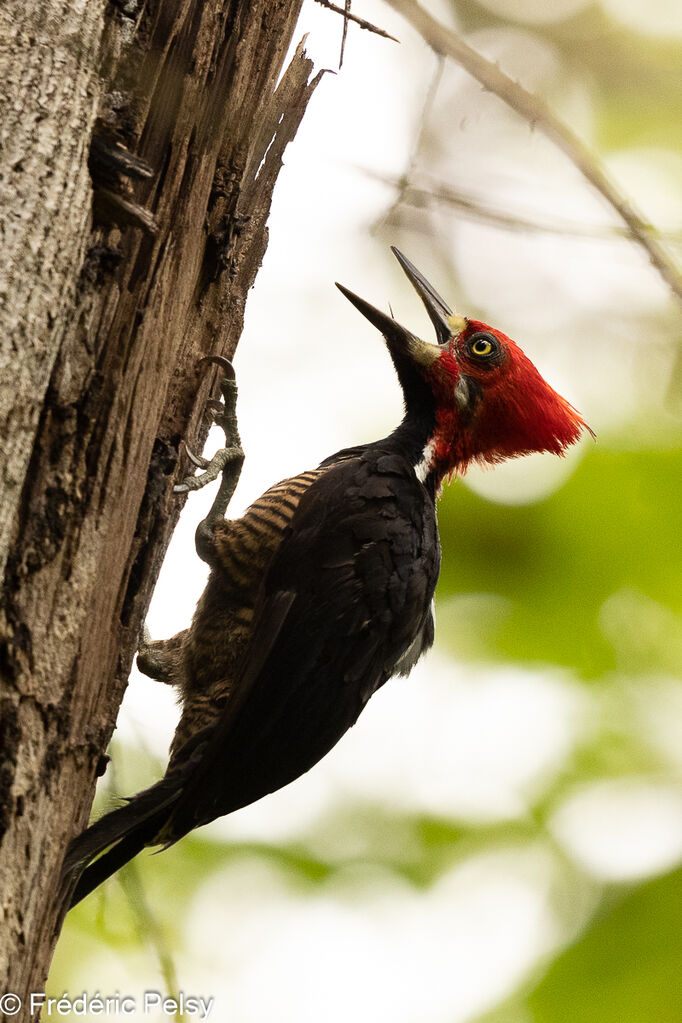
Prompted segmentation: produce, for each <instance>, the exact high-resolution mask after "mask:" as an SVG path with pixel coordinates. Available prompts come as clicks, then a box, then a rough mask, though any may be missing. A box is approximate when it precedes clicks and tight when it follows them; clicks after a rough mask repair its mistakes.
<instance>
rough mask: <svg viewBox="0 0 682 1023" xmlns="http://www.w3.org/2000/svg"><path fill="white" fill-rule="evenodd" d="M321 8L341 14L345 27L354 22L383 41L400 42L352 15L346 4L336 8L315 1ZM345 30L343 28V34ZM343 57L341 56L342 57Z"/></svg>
mask: <svg viewBox="0 0 682 1023" xmlns="http://www.w3.org/2000/svg"><path fill="white" fill-rule="evenodd" d="M315 2H316V3H318V4H319V5H320V6H321V7H326V8H327V10H328V11H334V13H335V14H342V15H343V18H344V21H345V23H346V26H347V24H348V22H349V21H354V22H355V24H356V25H359V26H360V28H366V29H367V31H368V32H374V34H375V35H378V36H382V37H383V38H384V39H392V40H393V42H394V43H399V42H400V40H399V39H396V37H395V36H392V35H389V34H388V32H386V31H385V29H383V28H379V27H378V26H377V25H373V24H372V22H371V21H365V19H364V18H358V16H357V14H352V13H351V10H350V4H346V7H337V5H336V4H333V3H330V0H315ZM345 31H346V29H345V27H344V33H345ZM342 56H343V55H342Z"/></svg>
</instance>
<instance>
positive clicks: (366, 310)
mask: <svg viewBox="0 0 682 1023" xmlns="http://www.w3.org/2000/svg"><path fill="white" fill-rule="evenodd" d="M391 251H392V252H393V255H394V256H395V257H396V259H397V260H398V262H399V263H400V265H401V267H402V268H403V270H404V271H405V276H406V277H407V279H408V281H409V282H410V284H411V285H412V287H413V288H414V290H415V291H416V292H417V294H418V295H419V297H420V299H421V300H422V302H423V303H424V307H425V309H426V311H427V313H428V314H429V318H430V320H431V322H432V324H433V325H434V327H435V329H436V337H437V338H438V344H439V345H446V344H448V343H449V342H450V341H451V340H452V338H453V337H457V336H458V335H459V334H460V333H461V332H462V330H464V328H465V326H466V320H465V319H464V317H463V316H458V315H457V314H456V313H453V312H452V310H451V309H450V307H449V305H448V304H447V303H446V302H444V301H443V299H442V298H441V297H440V295H439V294H438V292H437V291H436V289H435V288H434V287H433V286H432V285H431V284H429V282H428V281H427V279H426V277H424V275H423V274H422V273H420V272H419V270H417V268H416V266H415V265H414V263H411V262H410V260H409V259H408V258H407V256H404V255H403V253H402V252H401V251H400V250H399V249H396V247H395V246H394V245H392V246H391ZM336 287H337V288H338V289H339V291H340V292H341V293H342V294H343V295H345V296H346V298H347V299H348V301H349V302H352V303H353V305H354V306H355V308H356V309H358V310H359V311H360V312H361V313H362V315H363V316H366V317H367V319H368V320H369V322H370V323H373V324H374V326H375V327H376V328H377V330H380V331H381V333H382V334H383V335H384V337H385V338H386V341H387V342H388V345H389V347H390V348H398V349H400V350H402V351H403V352H405V353H407V354H410V355H411V356H412V358H413V359H414V360H415V361H416V362H421V363H422V364H424V365H430V364H431V363H432V362H434V361H435V358H437V356H438V349H437V348H435V346H434V345H431V344H427V342H426V341H421V340H420V339H419V338H418V337H415V335H414V334H413V333H412V332H411V331H409V330H407V328H405V327H402V326H401V325H400V324H399V323H397V322H396V320H394V319H393V317H392V316H388V315H387V314H386V313H382V312H381V310H380V309H377V308H376V307H375V306H373V305H370V304H369V302H365V300H364V299H363V298H360V297H359V296H358V295H354V294H353V292H352V291H349V290H348V288H344V287H343V285H341V284H338V283H337V285H336Z"/></svg>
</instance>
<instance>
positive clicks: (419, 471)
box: [414, 437, 436, 483]
mask: <svg viewBox="0 0 682 1023" xmlns="http://www.w3.org/2000/svg"><path fill="white" fill-rule="evenodd" d="M435 453H436V438H435V437H432V438H431V440H429V441H427V442H426V445H425V447H424V450H423V451H422V457H421V459H420V461H419V462H417V464H416V465H415V467H414V472H415V475H416V477H417V479H418V480H419V482H420V483H423V482H424V481H425V479H426V477H427V476H428V475H429V473H430V472H431V470H432V469H433V456H434V455H435Z"/></svg>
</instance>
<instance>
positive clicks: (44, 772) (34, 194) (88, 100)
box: [0, 0, 319, 1020]
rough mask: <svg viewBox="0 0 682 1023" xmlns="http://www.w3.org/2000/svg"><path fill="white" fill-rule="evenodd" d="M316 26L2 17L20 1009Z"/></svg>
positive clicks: (1, 411)
mask: <svg viewBox="0 0 682 1023" xmlns="http://www.w3.org/2000/svg"><path fill="white" fill-rule="evenodd" d="M300 3H301V0H110V2H109V3H108V4H107V3H106V0H68V2H67V0H6V2H5V3H4V4H3V5H2V10H1V11H0V30H1V33H2V41H1V43H0V83H2V85H0V90H2V93H3V94H4V95H3V102H2V123H1V124H0V133H1V134H0V139H1V143H2V150H1V153H0V175H1V176H0V181H1V182H2V192H1V193H0V230H2V261H1V262H2V265H1V266H0V451H1V458H0V480H1V485H2V493H1V495H0V571H1V572H2V592H1V597H2V603H1V606H0V846H1V851H0V986H2V988H3V990H11V991H15V992H17V993H18V994H19V995H21V996H24V995H25V994H26V992H28V991H31V990H36V991H40V990H41V989H42V985H43V983H44V978H45V976H46V973H47V968H48V965H49V961H50V957H51V953H52V947H53V944H54V940H55V933H54V932H55V927H56V925H57V919H58V906H57V905H56V904H55V899H54V895H53V893H55V892H56V889H57V878H58V875H59V869H60V865H61V859H62V855H63V851H64V847H65V845H66V843H67V841H68V840H69V838H70V837H71V836H72V835H73V834H74V833H75V832H76V831H78V830H79V829H80V828H81V827H82V826H83V825H84V824H85V823H86V822H87V817H88V811H89V809H90V805H91V801H92V797H93V792H94V786H95V780H96V777H97V773H98V770H100V768H101V765H102V763H103V761H102V756H103V753H104V750H105V749H106V746H107V743H108V741H109V738H110V736H111V732H112V730H113V726H114V722H115V718H116V713H117V710H118V706H119V704H120V701H121V698H122V695H123V691H124V688H125V685H126V679H127V675H128V671H129V668H130V664H131V660H132V657H133V654H134V651H135V649H136V641H137V636H138V633H139V629H140V625H141V622H142V621H143V618H144V615H145V613H146V609H147V605H148V602H149V599H150V595H151V590H152V588H153V585H154V581H155V579H156V575H157V572H158V569H159V567H160V564H161V560H162V558H163V555H164V552H165V550H166V547H167V545H168V541H169V538H170V534H171V532H172V529H173V526H174V525H175V522H176V519H177V515H178V512H179V508H178V500H177V498H176V497H174V496H173V495H172V483H173V481H174V480H175V479H176V478H177V476H178V474H179V473H182V472H183V471H186V470H187V469H188V466H187V463H186V461H185V460H184V459H183V457H182V455H181V452H180V439H181V438H184V437H187V438H188V441H189V442H190V444H191V446H194V447H196V448H200V447H201V444H202V442H203V440H204V439H205V434H206V431H207V429H208V424H207V422H206V420H205V418H204V417H202V414H201V413H202V409H203V407H204V405H205V401H206V399H207V397H208V393H209V387H210V384H211V375H210V374H207V375H206V379H204V380H203V383H202V384H201V387H200V388H199V378H198V376H197V374H196V372H195V364H196V362H197V360H198V358H199V357H200V356H202V355H205V354H207V353H223V354H228V355H231V354H232V353H233V351H234V348H235V346H236V343H237V339H238V337H239V334H240V331H241V327H242V318H243V312H244V303H245V298H246V293H247V291H248V289H249V287H250V286H251V284H252V283H253V280H254V277H255V274H256V271H257V269H258V266H259V264H260V261H261V258H262V256H263V252H264V250H265V246H266V242H267V230H266V226H265V222H266V219H267V215H268V211H269V206H270V200H271V194H272V189H273V187H274V184H275V180H276V178H277V174H278V171H279V168H280V166H281V156H282V152H283V150H284V147H285V146H286V144H287V142H288V141H289V140H290V139H291V138H292V137H293V135H294V134H295V132H296V129H297V126H298V123H299V121H300V118H301V117H302V115H303V112H304V110H305V107H306V104H307V102H308V99H309V97H310V95H311V93H312V90H313V89H314V87H315V85H316V84H317V81H318V78H319V76H318V78H315V79H313V80H312V81H310V77H311V71H312V67H311V62H310V61H309V60H308V59H307V58H306V57H305V55H304V53H303V51H302V48H301V47H299V49H298V50H297V52H296V54H295V56H294V57H293V59H292V61H291V63H290V65H289V66H288V68H287V70H286V72H285V73H284V75H283V77H282V78H281V80H279V84H277V83H278V78H279V75H280V72H281V69H282V66H283V63H284V58H285V55H286V52H287V48H288V46H289V43H290V41H291V38H292V34H293V31H294V28H295V24H296V19H297V16H298V13H299V8H300ZM29 1017H30V1014H29V1013H28V1011H27V1009H24V1010H22V1012H21V1013H20V1014H19V1015H14V1016H12V1017H11V1018H13V1019H14V1020H17V1019H28V1018H29ZM1 1018H2V1019H5V1017H4V1016H2V1017H1ZM7 1018H8V1019H9V1018H10V1017H9V1016H8V1017H7Z"/></svg>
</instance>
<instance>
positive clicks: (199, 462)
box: [185, 444, 208, 469]
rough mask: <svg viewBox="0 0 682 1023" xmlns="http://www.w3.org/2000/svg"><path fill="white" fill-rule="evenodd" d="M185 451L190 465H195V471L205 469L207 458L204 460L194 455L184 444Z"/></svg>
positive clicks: (200, 456)
mask: <svg viewBox="0 0 682 1023" xmlns="http://www.w3.org/2000/svg"><path fill="white" fill-rule="evenodd" d="M185 451H186V452H187V457H188V458H189V460H190V462H191V463H192V465H196V467H197V469H205V468H206V466H207V465H208V458H204V457H203V456H202V455H195V454H194V452H193V451H192V450H191V448H188V447H187V445H186V444H185Z"/></svg>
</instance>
